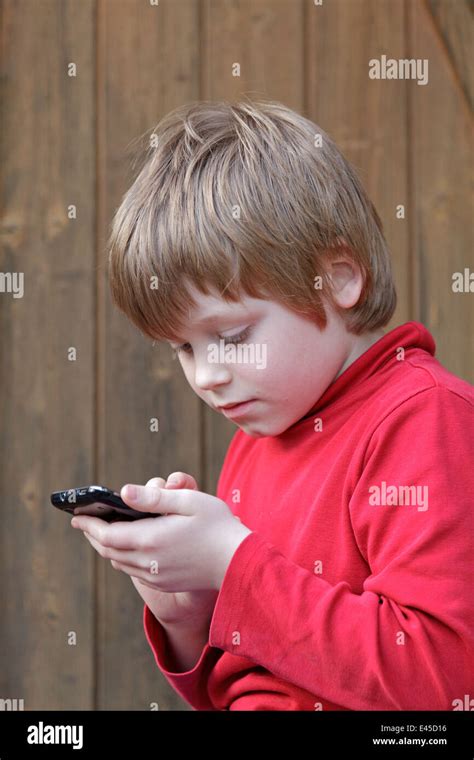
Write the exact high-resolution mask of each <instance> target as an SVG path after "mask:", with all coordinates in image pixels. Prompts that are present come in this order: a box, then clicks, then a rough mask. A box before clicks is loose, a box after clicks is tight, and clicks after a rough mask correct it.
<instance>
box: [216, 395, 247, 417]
mask: <svg viewBox="0 0 474 760" xmlns="http://www.w3.org/2000/svg"><path fill="white" fill-rule="evenodd" d="M256 400H257V399H254V398H252V399H249V400H248V401H239V402H237V403H234V404H225V405H224V406H218V407H217V408H218V409H219V411H220V412H222V413H223V414H224V415H225V416H226V417H232V418H234V417H239V416H240V415H242V414H245V413H246V412H247V410H248V409H249V408H250V406H251V405H252V404H253V403H254V402H255V401H256Z"/></svg>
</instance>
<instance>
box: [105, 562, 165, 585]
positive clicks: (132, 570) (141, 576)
mask: <svg viewBox="0 0 474 760" xmlns="http://www.w3.org/2000/svg"><path fill="white" fill-rule="evenodd" d="M111 565H112V567H113V568H114V570H121V571H122V572H123V573H127V575H130V576H131V577H133V578H138V580H140V581H142V583H145V584H146V585H147V586H150V587H151V588H154V589H155V590H156V585H153V584H152V583H151V579H152V578H154V577H155V578H156V575H157V574H152V573H150V571H149V570H142V569H141V568H137V567H135V566H134V565H127V564H126V563H124V562H117V561H116V560H112V562H111Z"/></svg>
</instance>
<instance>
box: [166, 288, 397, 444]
mask: <svg viewBox="0 0 474 760" xmlns="http://www.w3.org/2000/svg"><path fill="white" fill-rule="evenodd" d="M191 290H192V291H193V297H195V298H196V301H197V303H198V308H197V309H195V310H193V311H192V312H190V316H189V320H188V326H187V327H188V329H187V331H186V334H185V335H182V336H180V337H181V338H182V342H180V343H179V344H177V343H172V342H170V345H171V346H172V347H173V348H174V349H176V348H177V347H178V346H179V347H180V348H179V351H178V357H179V361H180V363H181V366H182V368H183V371H184V374H185V376H186V379H187V380H188V382H189V384H190V386H191V388H192V389H193V390H194V392H195V393H196V394H197V395H198V396H199V397H200V398H202V399H203V401H205V403H206V404H208V405H209V406H210V407H211V408H212V409H215V410H216V411H218V412H219V413H220V414H225V415H226V416H227V417H228V418H229V419H231V420H232V421H233V422H234V423H235V424H236V425H238V426H239V427H240V428H241V429H242V430H244V431H245V432H246V433H247V434H248V435H250V436H252V437H256V438H258V437H261V436H275V435H279V434H280V433H283V432H284V431H285V430H286V429H287V428H288V427H290V426H291V425H293V424H294V423H295V422H297V421H298V420H299V419H301V417H303V416H304V415H305V414H306V413H307V412H308V411H309V410H310V409H311V407H312V406H313V405H314V404H315V403H316V402H317V401H318V399H319V398H320V397H321V396H322V394H323V393H324V391H325V390H326V388H328V386H329V385H330V384H331V383H332V382H333V380H335V378H336V377H337V376H338V375H340V374H341V373H342V372H343V371H344V369H346V367H347V366H349V364H350V363H352V361H354V359H355V358H357V356H359V355H360V354H361V353H363V351H364V350H365V349H366V348H367V345H370V344H371V343H373V342H374V341H375V340H377V339H378V338H379V337H381V335H383V333H382V331H379V332H378V333H377V334H376V335H375V334H371V335H372V337H371V338H370V340H369V341H367V338H364V336H355V335H353V334H351V333H348V332H347V330H346V328H345V325H344V322H343V320H342V319H341V318H340V317H339V315H337V314H336V313H335V312H334V311H333V310H330V309H328V308H327V307H326V313H327V317H328V323H327V325H326V328H325V329H324V330H320V329H319V328H318V327H317V325H316V324H314V323H313V322H311V321H310V320H309V319H307V318H306V317H303V316H300V315H298V314H296V313H295V312H293V311H291V310H289V309H287V308H285V307H284V306H282V305H280V304H278V303H276V302H275V301H269V300H261V299H256V298H250V297H247V296H246V297H245V298H244V299H243V300H242V301H239V302H237V303H232V302H226V301H225V300H224V299H222V298H220V297H219V296H218V295H217V294H216V295H215V296H214V295H212V296H211V295H209V296H205V295H203V294H201V293H199V292H198V291H196V290H195V289H194V288H191ZM205 318H214V321H212V322H209V323H207V324H205V323H204V322H202V320H204V319H205ZM366 335H368V334H366ZM234 336H235V337H239V336H241V338H240V345H239V344H236V345H228V344H229V342H230V339H231V338H234ZM230 351H232V352H234V353H233V354H230V353H228V352H230ZM229 359H230V361H229ZM250 400H252V403H250V404H248V405H247V406H246V407H243V406H242V408H241V409H235V410H228V411H226V412H224V411H222V410H221V409H219V408H218V407H220V406H222V405H228V404H235V403H237V402H244V401H250Z"/></svg>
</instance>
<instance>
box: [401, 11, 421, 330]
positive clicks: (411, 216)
mask: <svg viewBox="0 0 474 760" xmlns="http://www.w3.org/2000/svg"><path fill="white" fill-rule="evenodd" d="M403 20H404V36H405V41H404V44H405V57H406V58H410V52H411V49H412V40H411V27H410V24H411V23H412V17H411V15H410V13H409V3H408V0H405V2H404V6H403ZM412 106H413V103H412V97H411V89H410V86H409V82H408V81H405V119H406V125H405V140H406V159H405V160H406V176H405V187H406V195H407V203H406V220H407V246H408V261H409V268H408V283H407V286H408V303H409V315H408V318H409V319H410V320H412V319H416V320H419V319H420V316H421V315H420V293H419V287H420V281H419V277H418V264H419V262H418V257H417V249H416V239H415V229H416V227H415V215H416V209H415V200H416V192H415V186H414V182H415V174H414V164H413V162H414V150H413V112H412Z"/></svg>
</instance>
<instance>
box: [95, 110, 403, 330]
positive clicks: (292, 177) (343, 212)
mask: <svg viewBox="0 0 474 760" xmlns="http://www.w3.org/2000/svg"><path fill="white" fill-rule="evenodd" d="M317 135H320V136H321V137H320V138H317ZM145 137H147V138H148V141H149V142H148V146H147V148H146V149H145V151H143V152H142V154H141V155H142V157H143V153H144V161H143V166H142V168H141V170H140V172H139V174H138V176H137V178H136V179H135V181H134V182H133V184H132V186H131V187H130V189H129V190H128V192H127V193H126V194H125V195H124V197H123V199H122V203H121V205H120V207H119V208H118V210H117V212H116V214H115V217H114V220H113V224H112V231H111V235H110V238H109V280H110V286H111V292H112V298H113V300H114V302H115V304H116V305H117V306H118V307H119V308H120V309H121V310H122V311H123V312H125V314H127V316H128V317H129V318H130V319H131V320H132V322H134V324H135V325H136V326H137V327H138V328H139V329H140V330H141V331H142V332H143V333H145V334H146V335H148V336H150V337H152V338H154V339H158V340H163V339H168V340H177V339H179V338H180V337H181V336H182V334H183V329H184V327H185V325H186V324H187V322H188V315H189V310H190V309H191V308H195V306H196V302H195V301H194V299H193V298H192V295H191V294H190V293H189V291H188V289H187V288H186V286H185V278H186V277H188V278H189V281H190V282H191V283H192V284H193V285H194V286H195V287H196V289H197V290H198V291H199V292H201V293H203V294H205V295H207V294H209V293H210V292H211V291H210V289H209V288H210V287H211V288H214V289H216V290H217V292H218V293H219V294H220V296H221V297H222V298H223V299H225V300H227V301H234V302H235V301H238V300H239V299H240V298H241V295H242V293H244V294H247V295H249V296H250V297H254V298H269V299H272V300H275V301H277V302H279V303H280V304H283V305H284V306H287V307H288V308H290V309H292V310H293V311H295V312H298V313H299V314H301V315H305V316H307V317H309V318H311V319H313V321H315V322H316V324H317V325H318V326H319V327H320V328H323V327H324V326H325V324H326V315H325V310H324V299H326V300H327V301H328V302H329V303H330V304H331V305H332V306H333V307H334V308H335V309H336V310H338V307H337V305H336V304H335V303H334V301H333V298H332V293H331V282H330V280H329V279H328V277H327V274H326V269H325V263H326V262H327V258H328V256H331V255H334V254H335V253H336V252H338V251H339V252H340V248H339V246H341V245H342V244H344V245H345V246H347V247H345V248H344V251H345V254H346V255H347V253H348V254H349V255H350V256H351V257H352V258H353V259H354V261H355V262H356V263H357V264H358V265H359V266H360V267H361V270H362V273H363V277H364V285H363V290H362V293H361V296H360V299H359V301H358V303H357V304H356V305H355V306H354V307H353V308H351V309H341V310H339V311H340V313H341V315H342V316H343V317H344V319H345V321H346V326H347V329H348V330H349V331H350V332H352V333H355V334H360V333H362V332H364V331H367V330H375V329H376V328H379V327H382V326H384V325H385V324H387V322H388V321H389V320H390V318H391V316H392V314H393V312H394V309H395V305H396V292H395V287H394V283H393V279H392V272H391V262H390V255H389V252H388V249H387V244H386V241H385V238H384V234H383V228H382V223H381V221H380V218H379V216H378V214H377V211H376V210H375V208H374V206H373V204H372V203H371V201H370V199H369V198H368V196H367V194H366V192H365V190H364V188H363V186H362V184H361V182H360V180H359V178H358V177H357V175H356V173H355V171H354V169H353V168H352V167H351V165H350V164H349V163H348V162H347V160H346V159H345V158H344V157H343V155H342V154H341V153H340V151H339V150H338V148H337V147H336V145H335V144H334V142H333V141H332V140H331V139H330V137H329V136H328V135H327V134H326V133H325V132H324V131H323V130H322V129H321V128H320V127H319V126H318V125H316V124H314V123H313V122H311V121H309V120H308V119H306V118H305V117H303V116H300V115H299V114H297V113H295V111H292V110H291V109H289V108H287V107H286V106H284V105H283V104H281V103H277V102H274V101H270V100H264V99H259V100H257V101H254V100H249V99H246V98H245V99H243V100H241V101H239V102H226V101H218V102H214V101H199V102H193V103H188V104H186V105H183V106H180V107H179V108H176V109H175V110H173V111H172V112H171V113H169V114H167V115H166V116H165V117H164V118H163V119H162V120H161V121H160V122H159V124H158V125H157V126H156V127H155V128H154V129H152V130H149V131H148V132H147V133H145ZM140 139H143V138H140ZM318 140H319V141H318ZM317 283H319V287H318V286H317ZM321 283H322V286H321Z"/></svg>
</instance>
